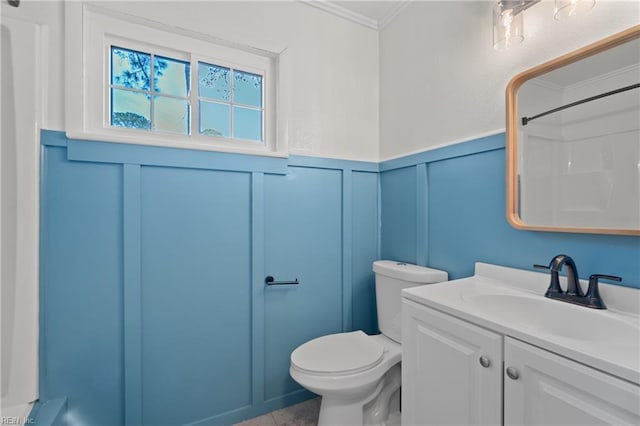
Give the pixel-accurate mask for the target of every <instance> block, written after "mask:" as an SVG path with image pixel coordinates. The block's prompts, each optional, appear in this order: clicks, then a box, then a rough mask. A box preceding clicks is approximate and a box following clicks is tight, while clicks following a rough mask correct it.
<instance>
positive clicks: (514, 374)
mask: <svg viewBox="0 0 640 426" xmlns="http://www.w3.org/2000/svg"><path fill="white" fill-rule="evenodd" d="M507 376H509V378H510V379H511V380H518V378H519V377H520V373H518V370H516V369H515V368H513V367H507Z"/></svg>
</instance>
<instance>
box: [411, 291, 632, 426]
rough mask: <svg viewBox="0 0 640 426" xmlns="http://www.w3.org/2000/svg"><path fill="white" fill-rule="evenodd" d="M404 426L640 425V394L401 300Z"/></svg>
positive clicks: (549, 355)
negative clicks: (446, 425)
mask: <svg viewBox="0 0 640 426" xmlns="http://www.w3.org/2000/svg"><path fill="white" fill-rule="evenodd" d="M402 330H403V335H402V350H403V354H402V424H403V425H406V426H413V425H416V426H417V425H445V424H456V425H499V424H505V425H603V424H611V425H614V424H615V425H620V424H629V425H638V424H640V386H638V385H636V384H632V383H630V382H628V381H626V380H622V379H620V378H617V377H615V376H612V375H610V374H607V373H604V372H601V371H599V370H596V369H594V368H591V367H587V366H585V365H583V364H581V363H578V362H575V361H572V360H569V359H567V358H565V357H562V356H559V355H556V354H554V353H552V352H549V351H547V350H544V349H540V348H538V347H536V346H533V345H530V344H527V343H523V342H521V341H519V340H516V339H513V338H511V337H508V336H505V335H504V334H502V333H500V332H494V331H490V330H487V329H486V328H484V327H480V326H477V325H475V324H472V323H471V322H468V321H465V320H462V319H459V318H456V317H455V316H453V315H449V314H445V313H442V312H440V311H438V310H436V309H432V308H430V307H427V306H424V305H421V304H418V303H416V302H414V301H411V300H407V299H403V323H402Z"/></svg>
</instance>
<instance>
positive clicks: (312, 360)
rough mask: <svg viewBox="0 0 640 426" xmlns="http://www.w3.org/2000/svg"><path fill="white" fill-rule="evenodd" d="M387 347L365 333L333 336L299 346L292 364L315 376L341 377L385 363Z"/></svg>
mask: <svg viewBox="0 0 640 426" xmlns="http://www.w3.org/2000/svg"><path fill="white" fill-rule="evenodd" d="M383 357H384V347H383V346H382V345H380V344H379V343H377V342H376V341H375V339H372V338H371V336H367V335H366V334H365V333H363V332H362V331H354V332H351V333H338V334H330V335H328V336H322V337H318V338H316V339H313V340H310V341H309V342H307V343H305V344H303V345H301V346H299V347H298V348H297V349H296V350H294V351H293V353H292V354H291V364H292V366H293V367H295V368H297V369H298V370H300V371H302V372H305V373H308V374H313V375H319V376H323V375H331V376H342V375H348V374H356V373H360V372H362V371H366V370H369V369H371V368H373V367H375V366H376V365H378V364H380V362H382V359H383Z"/></svg>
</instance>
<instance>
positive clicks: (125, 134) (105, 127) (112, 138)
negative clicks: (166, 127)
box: [65, 3, 287, 157]
mask: <svg viewBox="0 0 640 426" xmlns="http://www.w3.org/2000/svg"><path fill="white" fill-rule="evenodd" d="M67 7H68V10H67V11H66V15H65V16H66V18H67V19H69V20H71V21H74V20H75V21H76V25H75V27H76V31H73V28H71V29H70V31H69V32H68V35H67V39H66V48H67V49H71V50H72V51H74V50H75V51H77V49H78V48H79V43H78V42H77V41H76V40H74V39H72V37H73V35H74V33H75V34H77V33H78V32H79V31H81V33H82V49H81V50H82V57H81V58H82V59H81V63H82V76H81V78H80V79H79V80H80V81H79V82H78V77H80V76H79V74H80V73H78V72H77V70H74V69H73V65H74V63H75V64H77V63H78V62H79V61H78V60H77V56H76V60H75V61H74V58H73V55H72V57H71V58H68V65H69V69H68V71H67V72H66V74H67V79H66V83H67V92H66V93H67V101H66V113H67V136H68V137H70V138H74V139H91V140H101V141H108V142H121V143H134V144H142V145H155V146H165V147H171V148H188V149H201V150H211V151H227V152H239V153H250V154H259V155H268V156H277V157H283V156H286V155H287V138H286V133H287V132H286V128H285V126H284V125H283V124H285V123H286V117H284V114H283V108H282V105H283V102H282V101H281V99H282V97H283V95H282V93H281V92H282V90H281V89H282V86H283V84H282V83H283V82H282V74H281V73H280V72H279V68H280V65H281V55H278V54H274V53H270V52H266V51H261V50H258V49H253V48H249V47H244V46H242V47H238V46H235V45H233V46H232V45H231V44H230V43H228V42H221V41H219V40H215V41H213V40H211V37H208V36H205V35H202V34H196V33H189V34H185V32H186V31H183V30H181V31H173V29H172V31H167V30H166V29H162V25H161V24H156V23H151V22H148V21H145V22H139V21H141V19H139V18H134V17H130V16H126V17H123V16H115V15H118V14H117V13H116V12H111V11H108V10H106V9H100V8H97V7H95V6H89V5H82V4H80V5H77V4H75V5H74V4H72V3H71V4H70V3H67ZM125 18H126V19H125ZM78 19H80V23H79V24H80V27H79V28H78V27H77V21H78ZM72 27H74V26H72ZM165 27H166V26H165ZM112 45H115V46H118V47H121V48H124V49H131V50H138V51H142V52H147V53H153V54H157V55H162V56H167V57H169V58H174V59H179V60H184V61H187V62H190V63H191V82H190V84H191V91H190V95H189V99H190V108H191V112H190V126H191V134H190V135H180V134H175V133H168V132H161V131H153V130H140V129H132V128H126V127H117V126H112V125H111V116H110V108H111V99H110V96H111V95H110V61H111V46H112ZM198 62H206V63H209V64H215V65H220V66H224V67H229V68H233V69H234V70H238V71H246V72H248V73H253V74H258V75H261V76H262V77H263V80H262V81H263V85H262V86H263V88H262V90H263V105H262V108H263V123H262V125H263V142H262V143H261V142H255V141H246V140H242V139H234V138H224V137H216V136H210V135H201V134H200V132H199V109H198V97H199V96H198V72H197V71H198V70H197V64H198ZM96 100H99V101H96ZM78 104H79V105H80V106H81V107H79V105H78ZM78 115H79V117H78Z"/></svg>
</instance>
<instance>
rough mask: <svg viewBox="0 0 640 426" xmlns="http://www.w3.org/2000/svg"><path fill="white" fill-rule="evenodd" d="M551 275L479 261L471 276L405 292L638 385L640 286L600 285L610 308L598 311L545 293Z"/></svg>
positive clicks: (412, 298)
mask: <svg viewBox="0 0 640 426" xmlns="http://www.w3.org/2000/svg"><path fill="white" fill-rule="evenodd" d="M549 280H550V277H549V274H544V273H538V272H531V271H524V270H520V269H514V268H506V267H502V266H496V265H489V264H484V263H477V264H476V270H475V275H474V276H473V277H469V278H463V279H459V280H453V281H447V282H444V283H439V284H429V285H424V286H419V287H412V288H408V289H405V290H403V292H402V296H403V298H404V299H405V300H410V301H413V302H416V303H418V304H421V305H425V306H428V307H431V308H434V309H437V310H439V311H441V312H444V313H447V314H450V315H453V316H456V317H458V318H460V319H463V320H466V321H469V322H471V323H474V324H476V325H479V326H481V327H484V328H487V329H489V330H493V331H495V332H497V333H500V334H503V335H506V336H511V337H513V338H516V339H519V340H522V341H525V342H527V343H530V344H532V345H535V346H538V347H540V348H543V349H547V350H549V351H551V352H554V353H557V354H559V355H562V356H565V357H567V358H570V359H573V360H575V361H578V362H580V363H583V364H585V365H588V366H590V367H593V368H596V369H599V370H602V371H604V372H607V373H609V374H612V375H614V376H618V377H620V378H622V379H625V380H628V381H630V382H632V383H635V384H639V385H640V290H638V289H633V288H628V287H623V286H616V285H607V284H600V294H601V296H602V299H603V300H604V302H605V304H606V305H607V307H608V309H606V310H599V309H592V308H587V307H584V306H578V305H573V304H571V303H567V302H563V301H558V300H551V299H548V298H545V297H544V293H545V292H546V290H547V287H548V286H549ZM561 283H562V286H563V288H565V287H564V286H565V283H564V281H562V280H561ZM581 283H582V285H583V289H584V290H586V288H587V287H586V283H585V282H584V281H582V280H581Z"/></svg>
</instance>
